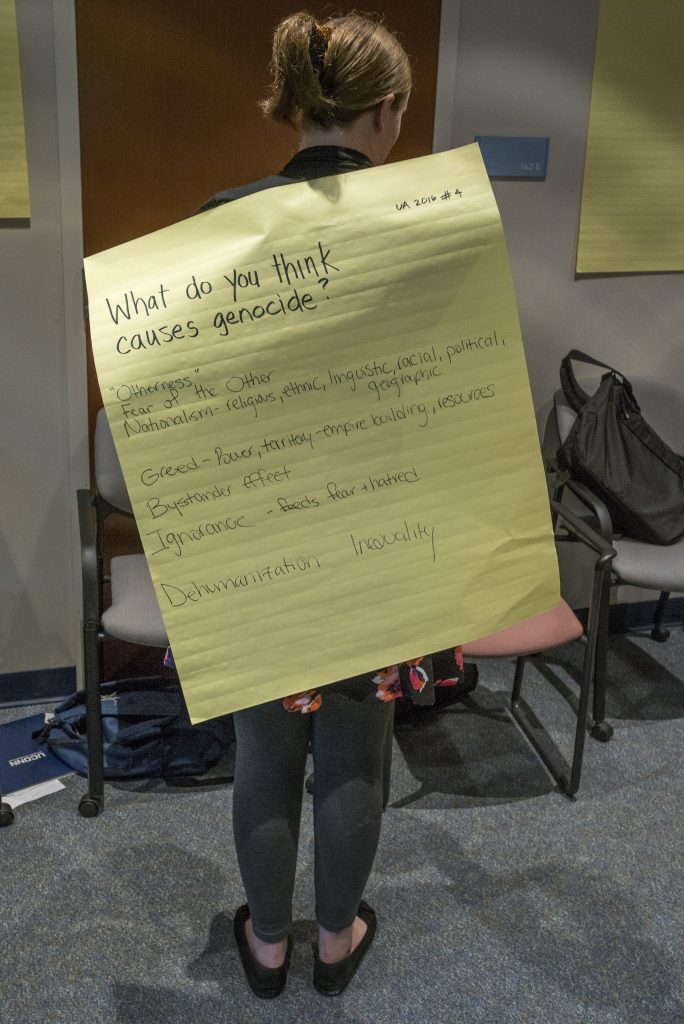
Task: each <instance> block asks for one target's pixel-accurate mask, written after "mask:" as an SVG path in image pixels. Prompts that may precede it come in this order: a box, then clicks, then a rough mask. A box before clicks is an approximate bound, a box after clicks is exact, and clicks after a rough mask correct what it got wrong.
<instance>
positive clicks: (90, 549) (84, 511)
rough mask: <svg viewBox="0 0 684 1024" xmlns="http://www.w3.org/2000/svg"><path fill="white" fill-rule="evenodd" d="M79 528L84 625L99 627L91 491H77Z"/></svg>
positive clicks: (95, 536) (94, 531)
mask: <svg viewBox="0 0 684 1024" xmlns="http://www.w3.org/2000/svg"><path fill="white" fill-rule="evenodd" d="M76 500H77V503H78V529H79V534H80V539H81V583H82V587H83V625H84V627H85V626H87V625H90V626H91V627H92V626H93V625H94V626H96V627H99V622H100V609H99V601H98V584H97V514H96V512H95V508H94V507H93V500H92V497H91V495H90V491H87V490H85V489H84V490H79V491H77V492H76Z"/></svg>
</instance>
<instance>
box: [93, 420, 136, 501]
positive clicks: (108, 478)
mask: <svg viewBox="0 0 684 1024" xmlns="http://www.w3.org/2000/svg"><path fill="white" fill-rule="evenodd" d="M95 484H96V486H97V493H98V494H99V495H100V497H102V498H104V500H105V501H106V502H108V503H109V504H110V505H112V506H113V507H114V508H116V509H119V510H120V511H121V512H126V513H128V514H132V512H133V508H132V506H131V499H130V498H129V497H128V489H127V487H126V481H125V480H124V476H123V473H122V471H121V463H120V462H119V456H118V455H117V454H116V448H115V447H114V438H113V437H112V432H111V430H110V427H109V420H108V419H107V413H106V412H105V411H104V409H100V411H99V412H98V414H97V419H96V421H95Z"/></svg>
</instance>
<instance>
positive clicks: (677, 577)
mask: <svg viewBox="0 0 684 1024" xmlns="http://www.w3.org/2000/svg"><path fill="white" fill-rule="evenodd" d="M613 547H614V548H615V550H616V551H617V555H616V556H615V558H614V559H613V570H614V571H615V573H616V575H617V576H619V577H620V579H621V580H622V582H623V583H629V584H631V585H632V586H635V587H648V588H649V590H671V591H674V592H675V593H680V592H682V591H684V538H682V539H681V540H678V541H677V543H676V544H667V545H660V544H645V543H644V542H643V541H639V540H630V539H629V538H628V537H624V538H623V539H622V540H614V541H613Z"/></svg>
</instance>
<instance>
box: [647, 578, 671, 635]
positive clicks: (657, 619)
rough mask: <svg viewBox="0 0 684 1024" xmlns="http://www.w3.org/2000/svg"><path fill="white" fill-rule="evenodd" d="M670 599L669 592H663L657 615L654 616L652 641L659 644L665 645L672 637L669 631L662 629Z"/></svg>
mask: <svg viewBox="0 0 684 1024" xmlns="http://www.w3.org/2000/svg"><path fill="white" fill-rule="evenodd" d="M669 599H670V591H669V590H661V592H660V597H659V598H658V603H657V605H656V610H655V614H654V616H653V628H652V629H651V640H657V641H658V643H659V644H664V643H665V641H666V640H667V639H668V637H669V636H670V630H669V629H662V628H661V627H662V624H663V618H664V617H665V609H666V607H667V602H668V601H669Z"/></svg>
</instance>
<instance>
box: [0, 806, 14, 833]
mask: <svg viewBox="0 0 684 1024" xmlns="http://www.w3.org/2000/svg"><path fill="white" fill-rule="evenodd" d="M13 821H14V811H13V810H12V808H11V807H10V805H9V804H0V828H4V827H5V825H11V824H12V822H13Z"/></svg>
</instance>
